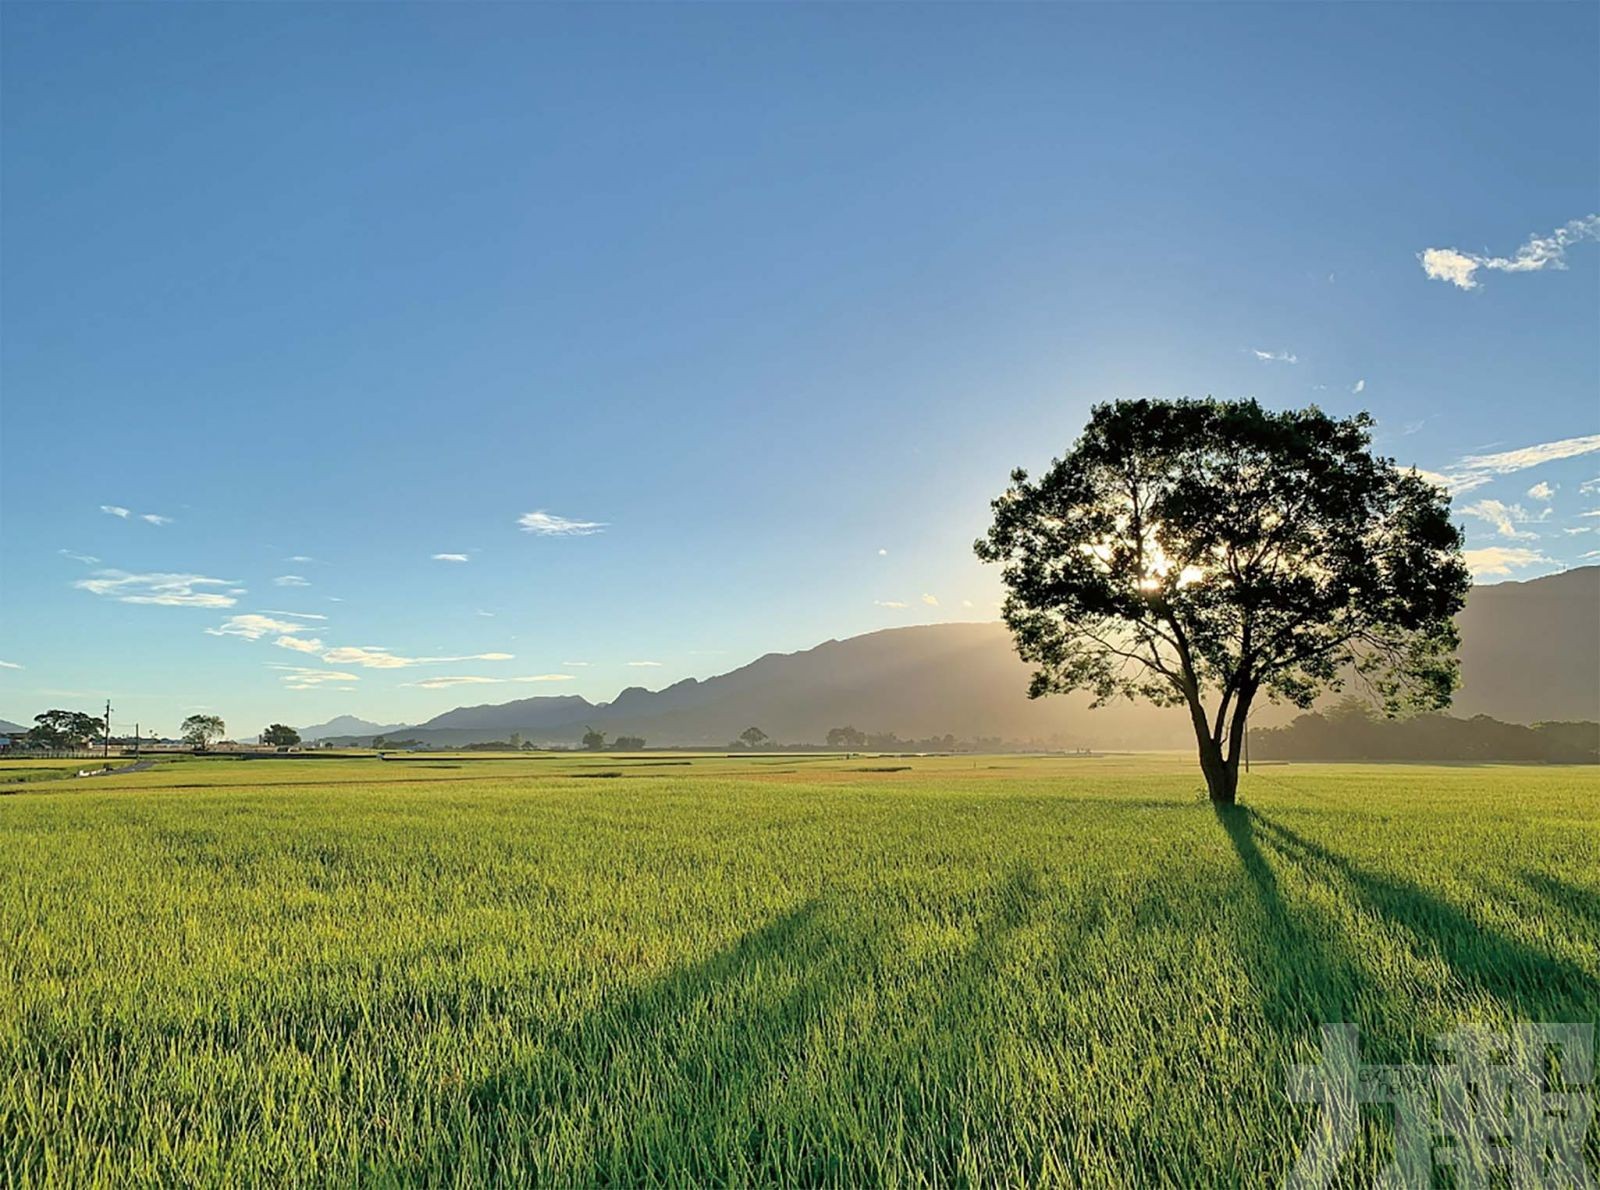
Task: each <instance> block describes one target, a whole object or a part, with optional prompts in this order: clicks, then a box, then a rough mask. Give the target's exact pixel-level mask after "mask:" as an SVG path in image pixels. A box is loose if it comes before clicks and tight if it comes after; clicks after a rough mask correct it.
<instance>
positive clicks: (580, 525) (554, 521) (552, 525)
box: [517, 508, 607, 537]
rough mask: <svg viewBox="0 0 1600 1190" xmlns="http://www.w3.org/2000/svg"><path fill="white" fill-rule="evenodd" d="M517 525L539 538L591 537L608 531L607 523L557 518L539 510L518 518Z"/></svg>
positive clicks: (552, 514)
mask: <svg viewBox="0 0 1600 1190" xmlns="http://www.w3.org/2000/svg"><path fill="white" fill-rule="evenodd" d="M517 524H518V525H520V526H521V527H522V531H523V532H524V533H532V534H535V535H536V536H539V537H589V536H591V535H593V534H595V533H602V532H604V531H605V529H606V527H607V526H606V522H605V521H577V520H572V519H571V518H569V517H564V516H557V515H556V514H555V513H553V512H546V511H545V510H544V509H542V508H541V509H539V510H537V511H535V512H525V513H523V514H522V515H521V516H520V517H518V518H517Z"/></svg>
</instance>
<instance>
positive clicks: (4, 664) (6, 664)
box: [0, 661, 27, 669]
mask: <svg viewBox="0 0 1600 1190" xmlns="http://www.w3.org/2000/svg"><path fill="white" fill-rule="evenodd" d="M26 668H27V667H26V666H22V665H18V664H17V663H16V662H15V661H0V669H26Z"/></svg>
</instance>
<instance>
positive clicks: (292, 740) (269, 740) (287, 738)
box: [261, 723, 300, 748]
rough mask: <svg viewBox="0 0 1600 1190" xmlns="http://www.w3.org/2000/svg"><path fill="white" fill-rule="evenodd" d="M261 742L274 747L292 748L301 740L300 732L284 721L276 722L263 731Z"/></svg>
mask: <svg viewBox="0 0 1600 1190" xmlns="http://www.w3.org/2000/svg"><path fill="white" fill-rule="evenodd" d="M261 742H262V743H263V744H270V745H272V746H273V747H274V748H292V747H294V746H295V745H296V744H298V743H299V742H300V733H299V732H298V731H296V730H295V729H294V728H292V727H290V726H288V725H287V724H284V723H274V724H273V725H272V726H271V727H269V728H267V730H266V731H264V732H262V733H261Z"/></svg>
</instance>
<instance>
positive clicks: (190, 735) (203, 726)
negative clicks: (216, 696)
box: [180, 715, 228, 749]
mask: <svg viewBox="0 0 1600 1190" xmlns="http://www.w3.org/2000/svg"><path fill="white" fill-rule="evenodd" d="M180 730H181V731H182V732H183V738H184V740H185V741H186V742H187V743H190V744H193V745H194V746H195V747H196V748H201V749H205V748H209V747H210V746H211V741H212V740H220V739H221V738H222V737H223V736H224V735H226V734H227V731H228V725H227V724H226V723H224V722H223V721H222V720H221V719H220V718H218V717H217V716H216V715H190V716H189V717H188V718H187V719H185V720H184V721H183V726H182V728H181V729H180Z"/></svg>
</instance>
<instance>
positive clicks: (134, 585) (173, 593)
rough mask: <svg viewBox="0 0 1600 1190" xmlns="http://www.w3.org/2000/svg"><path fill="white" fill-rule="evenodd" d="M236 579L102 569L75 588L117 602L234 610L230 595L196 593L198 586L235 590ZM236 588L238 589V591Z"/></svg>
mask: <svg viewBox="0 0 1600 1190" xmlns="http://www.w3.org/2000/svg"><path fill="white" fill-rule="evenodd" d="M234 583H235V580H233V579H224V578H207V577H206V576H205V575H203V574H165V573H151V574H129V573H128V572H127V571H124V570H102V571H99V572H98V573H97V574H96V575H95V576H94V577H93V578H86V579H79V580H78V581H77V582H75V583H73V584H72V585H73V586H74V587H77V588H79V589H80V590H84V591H88V592H89V593H90V594H92V595H100V596H103V597H105V598H107V599H115V600H116V601H117V602H118V603H153V604H159V605H161V606H163V607H232V606H233V605H234V604H235V603H237V602H238V600H237V599H236V598H235V597H234V596H233V595H232V594H230V593H224V592H219V591H202V590H197V589H196V588H199V587H222V588H225V589H227V588H234ZM235 589H236V588H235Z"/></svg>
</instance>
